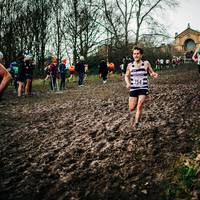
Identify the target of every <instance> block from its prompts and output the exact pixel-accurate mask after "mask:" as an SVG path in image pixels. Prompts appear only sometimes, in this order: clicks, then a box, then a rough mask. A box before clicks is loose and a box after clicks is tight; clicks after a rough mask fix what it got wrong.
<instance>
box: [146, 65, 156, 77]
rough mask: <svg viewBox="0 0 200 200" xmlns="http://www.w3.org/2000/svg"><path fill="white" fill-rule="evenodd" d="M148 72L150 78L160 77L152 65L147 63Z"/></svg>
mask: <svg viewBox="0 0 200 200" xmlns="http://www.w3.org/2000/svg"><path fill="white" fill-rule="evenodd" d="M147 71H148V72H149V74H150V76H152V77H153V78H157V77H158V73H156V72H154V71H153V69H152V67H151V64H150V63H149V62H147Z"/></svg>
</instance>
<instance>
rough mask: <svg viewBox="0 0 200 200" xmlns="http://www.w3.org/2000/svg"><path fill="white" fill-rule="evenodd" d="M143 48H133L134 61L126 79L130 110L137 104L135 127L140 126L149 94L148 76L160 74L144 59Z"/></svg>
mask: <svg viewBox="0 0 200 200" xmlns="http://www.w3.org/2000/svg"><path fill="white" fill-rule="evenodd" d="M142 54H143V50H142V49H141V48H139V47H135V48H134V50H133V58H134V61H133V62H132V63H129V64H128V66H127V70H126V74H125V81H126V87H127V88H128V89H129V90H130V97H129V110H130V111H133V110H134V109H135V107H136V106H137V110H136V114H135V120H134V122H133V127H135V128H138V123H139V119H140V117H141V114H142V106H143V103H144V101H145V98H146V96H147V95H148V79H147V78H148V77H147V75H148V74H150V76H152V77H153V78H157V77H158V74H157V73H155V72H154V71H153V69H152V68H151V65H150V63H149V62H148V61H143V60H142Z"/></svg>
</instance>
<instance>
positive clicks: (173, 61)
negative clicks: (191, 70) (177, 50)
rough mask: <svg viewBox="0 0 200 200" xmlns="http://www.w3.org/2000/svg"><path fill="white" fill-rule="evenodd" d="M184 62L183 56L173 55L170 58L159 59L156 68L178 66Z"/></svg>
mask: <svg viewBox="0 0 200 200" xmlns="http://www.w3.org/2000/svg"><path fill="white" fill-rule="evenodd" d="M182 62H183V59H182V58H181V57H176V56H173V58H172V59H171V60H170V59H169V58H167V59H166V60H164V59H163V58H161V59H159V58H158V59H157V60H156V63H155V64H156V67H155V69H156V70H161V69H169V68H170V67H173V68H174V67H176V66H178V65H180V64H181V63H182Z"/></svg>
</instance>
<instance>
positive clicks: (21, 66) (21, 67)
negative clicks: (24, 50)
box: [17, 54, 26, 97]
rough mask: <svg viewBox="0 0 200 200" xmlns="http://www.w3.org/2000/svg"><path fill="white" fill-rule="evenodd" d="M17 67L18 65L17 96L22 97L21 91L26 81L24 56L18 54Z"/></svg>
mask: <svg viewBox="0 0 200 200" xmlns="http://www.w3.org/2000/svg"><path fill="white" fill-rule="evenodd" d="M17 65H18V77H17V82H18V93H17V96H18V97H21V96H22V91H23V90H24V82H25V80H26V70H25V64H24V55H23V54H19V55H18V59H17Z"/></svg>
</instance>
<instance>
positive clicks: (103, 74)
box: [99, 60, 108, 83]
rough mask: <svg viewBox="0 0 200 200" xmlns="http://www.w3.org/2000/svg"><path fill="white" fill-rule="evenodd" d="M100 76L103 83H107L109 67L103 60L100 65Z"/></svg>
mask: <svg viewBox="0 0 200 200" xmlns="http://www.w3.org/2000/svg"><path fill="white" fill-rule="evenodd" d="M99 75H100V76H101V78H102V79H103V83H106V82H107V78H108V66H107V63H106V61H105V60H101V62H100V64H99Z"/></svg>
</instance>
